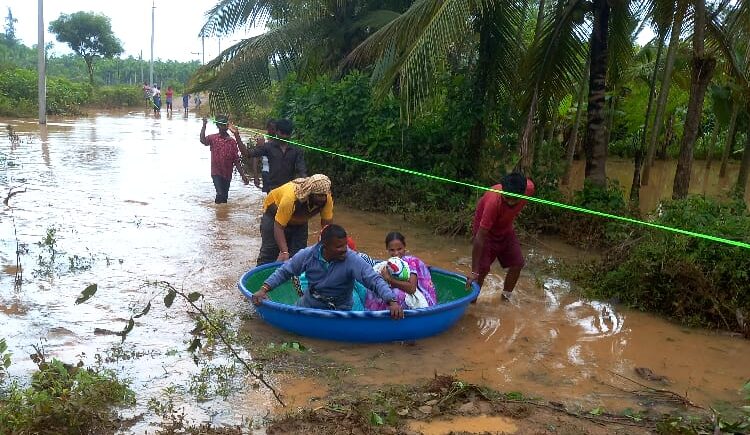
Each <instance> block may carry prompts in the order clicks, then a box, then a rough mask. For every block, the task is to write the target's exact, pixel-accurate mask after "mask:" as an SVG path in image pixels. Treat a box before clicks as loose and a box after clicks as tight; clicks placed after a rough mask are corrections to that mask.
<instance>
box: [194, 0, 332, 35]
mask: <svg viewBox="0 0 750 435" xmlns="http://www.w3.org/2000/svg"><path fill="white" fill-rule="evenodd" d="M325 6H326V5H325V4H324V2H323V0H312V1H311V0H307V1H303V0H291V1H290V0H220V1H219V2H218V3H217V4H216V6H214V7H213V8H211V9H209V10H208V11H207V12H206V14H205V16H206V22H205V24H204V25H203V27H202V28H201V31H200V32H199V35H203V36H211V35H225V34H230V33H232V32H234V31H236V30H238V29H239V28H241V27H247V28H250V27H260V26H262V25H265V24H266V23H267V22H268V21H271V20H275V21H277V22H279V23H280V24H284V23H287V22H289V21H291V18H293V17H297V18H299V17H307V18H310V19H315V18H319V17H320V16H322V15H324V14H325V13H326V12H327V11H328V9H327V8H326V7H325Z"/></svg>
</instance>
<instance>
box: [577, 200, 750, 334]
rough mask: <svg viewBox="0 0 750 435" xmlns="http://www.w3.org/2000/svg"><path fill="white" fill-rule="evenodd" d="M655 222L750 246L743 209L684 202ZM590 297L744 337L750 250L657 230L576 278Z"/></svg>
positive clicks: (749, 307) (736, 204)
mask: <svg viewBox="0 0 750 435" xmlns="http://www.w3.org/2000/svg"><path fill="white" fill-rule="evenodd" d="M656 222H657V223H659V224H662V225H668V226H671V227H676V228H682V229H686V230H692V231H699V232H702V233H707V234H712V235H716V236H719V237H724V238H728V239H731V240H739V241H744V242H750V216H748V212H747V209H746V207H745V205H744V203H743V202H742V201H733V202H729V203H719V202H716V201H714V200H709V199H706V198H702V197H690V198H688V199H685V200H678V201H672V202H669V203H666V204H664V205H663V206H662V208H661V210H660V212H659V216H658V218H657V219H656ZM580 277H581V278H583V281H582V283H583V284H584V287H585V288H586V289H587V292H588V294H589V295H590V296H592V297H599V298H610V297H615V298H617V299H619V300H621V301H622V302H623V303H625V304H627V305H629V306H631V307H634V308H637V309H640V310H644V311H651V312H656V313H660V314H662V315H665V316H667V317H670V318H673V319H675V320H677V321H679V322H681V323H684V324H687V325H691V326H707V327H713V328H722V329H728V330H735V331H740V332H745V333H747V330H746V328H747V324H746V323H745V322H746V320H743V319H747V318H748V317H749V316H748V314H749V313H750V250H748V249H742V248H738V247H733V246H729V245H725V244H720V243H716V242H712V241H708V240H703V239H699V238H694V237H687V236H681V235H675V234H674V233H670V232H665V231H661V230H648V231H644V232H643V233H642V234H641V235H638V236H637V237H632V238H630V239H629V240H627V242H626V243H624V244H622V246H621V247H620V248H618V249H615V250H613V251H612V252H610V253H609V255H608V256H607V258H605V260H603V261H602V262H600V263H598V264H597V265H595V266H594V267H593V268H592V269H591V270H590V271H589V272H588V273H585V274H582V275H581V276H580Z"/></svg>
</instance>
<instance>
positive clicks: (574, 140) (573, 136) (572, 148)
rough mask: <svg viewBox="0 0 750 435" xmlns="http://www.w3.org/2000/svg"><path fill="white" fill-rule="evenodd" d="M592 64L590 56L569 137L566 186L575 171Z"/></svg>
mask: <svg viewBox="0 0 750 435" xmlns="http://www.w3.org/2000/svg"><path fill="white" fill-rule="evenodd" d="M590 65H591V58H588V59H586V69H585V70H584V72H583V78H582V79H581V86H580V87H579V88H578V107H576V119H575V122H574V123H573V131H571V132H570V137H568V149H567V151H566V155H565V175H563V179H562V184H563V185H566V186H567V185H568V183H570V173H571V172H572V171H573V156H575V153H576V146H577V144H578V130H580V128H581V118H582V114H583V98H584V97H585V96H586V79H587V78H588V75H589V66H590Z"/></svg>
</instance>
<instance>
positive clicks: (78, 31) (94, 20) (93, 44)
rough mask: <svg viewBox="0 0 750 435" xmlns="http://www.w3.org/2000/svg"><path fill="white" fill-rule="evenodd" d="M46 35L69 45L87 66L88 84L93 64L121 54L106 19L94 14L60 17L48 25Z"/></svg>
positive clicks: (78, 13) (121, 50)
mask: <svg viewBox="0 0 750 435" xmlns="http://www.w3.org/2000/svg"><path fill="white" fill-rule="evenodd" d="M49 31H50V32H51V33H54V34H55V37H56V38H57V40H58V41H60V42H64V43H66V44H68V46H69V47H70V49H71V50H73V51H74V52H75V53H76V54H78V55H79V56H81V57H82V58H83V60H84V62H86V69H87V70H88V73H89V82H90V83H91V84H92V85H93V84H94V60H96V59H98V58H100V57H103V58H111V57H113V56H116V55H119V54H120V53H122V52H123V49H122V44H121V43H120V40H119V39H117V37H115V35H114V33H112V25H111V23H110V20H109V17H107V16H105V15H101V14H96V13H93V12H75V13H73V14H70V15H68V14H61V15H60V17H59V18H58V19H56V20H54V21H52V22H50V24H49Z"/></svg>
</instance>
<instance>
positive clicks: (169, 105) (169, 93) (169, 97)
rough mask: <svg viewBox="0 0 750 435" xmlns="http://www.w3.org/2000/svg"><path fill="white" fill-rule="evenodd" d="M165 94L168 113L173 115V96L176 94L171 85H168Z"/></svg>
mask: <svg viewBox="0 0 750 435" xmlns="http://www.w3.org/2000/svg"><path fill="white" fill-rule="evenodd" d="M165 95H166V97H167V115H171V114H172V97H173V96H174V90H172V87H171V86H167V92H166V94H165Z"/></svg>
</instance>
